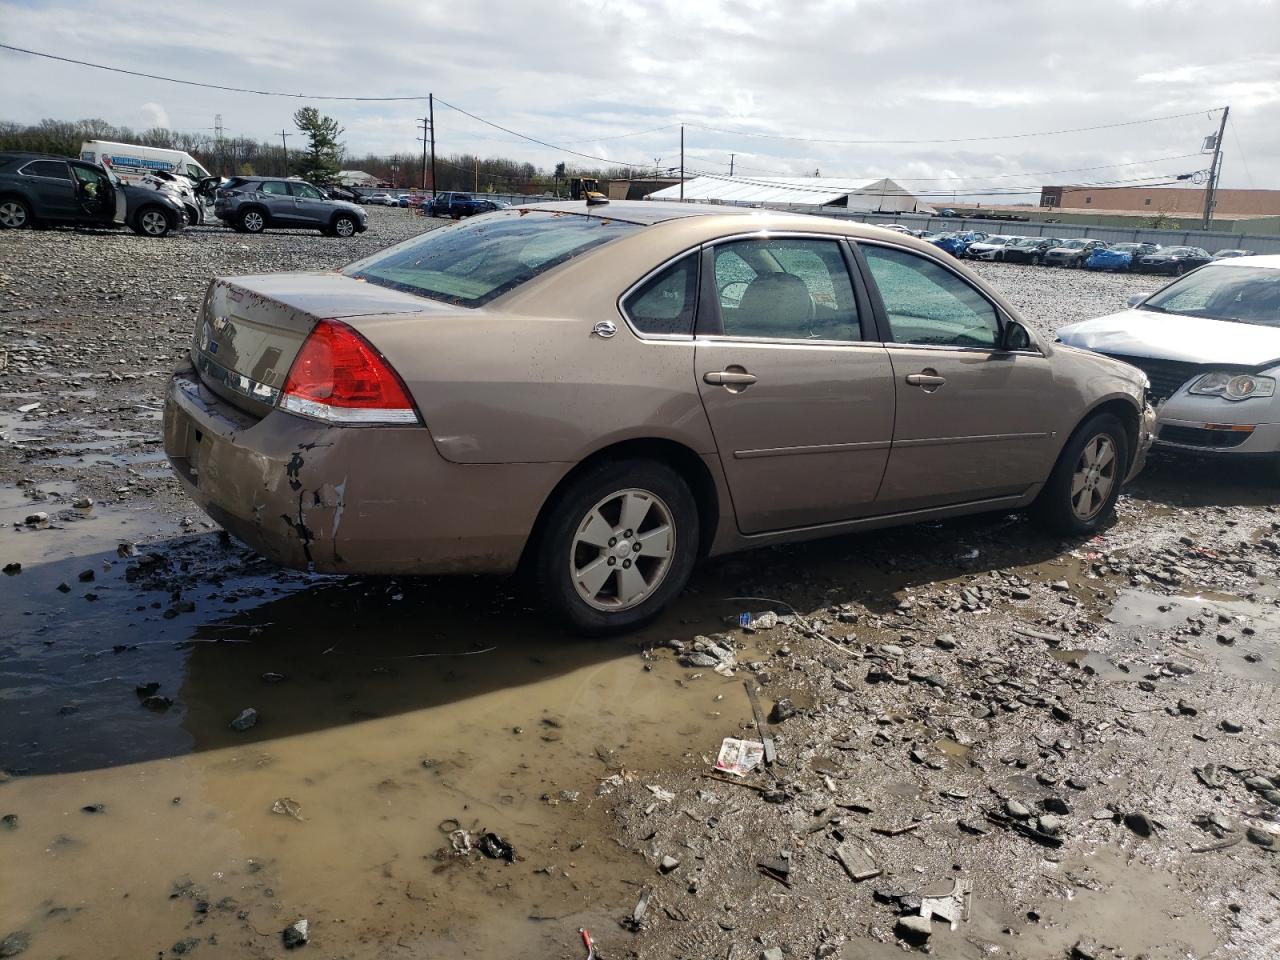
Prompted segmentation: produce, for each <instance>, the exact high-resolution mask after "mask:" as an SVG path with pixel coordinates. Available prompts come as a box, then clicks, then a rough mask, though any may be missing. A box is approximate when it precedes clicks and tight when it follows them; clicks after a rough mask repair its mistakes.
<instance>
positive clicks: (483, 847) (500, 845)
mask: <svg viewBox="0 0 1280 960" xmlns="http://www.w3.org/2000/svg"><path fill="white" fill-rule="evenodd" d="M476 846H477V847H479V849H480V852H481V853H483V854H484V855H485V856H486V857H488V858H489V859H490V860H505V861H507V863H515V860H516V851H515V848H514V847H513V846H511V844H509V843H507V841H506V840H504V839H502V837H500V836H498V835H497V834H496V833H486V834H484V835H482V836H481V837H480V840H479V842H478V843H477V844H476Z"/></svg>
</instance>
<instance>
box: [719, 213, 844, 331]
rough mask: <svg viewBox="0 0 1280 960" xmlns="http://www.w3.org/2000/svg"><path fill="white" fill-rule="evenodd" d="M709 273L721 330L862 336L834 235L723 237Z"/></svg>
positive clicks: (841, 256)
mask: <svg viewBox="0 0 1280 960" xmlns="http://www.w3.org/2000/svg"><path fill="white" fill-rule="evenodd" d="M715 278H716V293H717V294H718V296H719V301H720V320H721V323H722V325H723V332H724V335H725V336H728V337H770V338H776V339H783V340H841V341H854V340H861V339H862V328H861V326H860V324H859V320H858V305H857V301H856V300H855V299H854V294H853V283H852V281H851V280H850V279H849V271H848V268H847V267H846V266H845V262H844V256H843V254H842V253H841V251H840V245H839V243H838V242H836V241H834V240H810V239H804V238H799V237H778V238H775V239H767V240H766V239H759V240H734V241H731V242H729V243H723V244H720V245H718V246H717V247H716V248H715Z"/></svg>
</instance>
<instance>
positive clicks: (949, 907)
mask: <svg viewBox="0 0 1280 960" xmlns="http://www.w3.org/2000/svg"><path fill="white" fill-rule="evenodd" d="M972 897H973V881H972V880H962V879H960V878H958V877H957V878H956V879H955V880H954V882H953V883H952V885H951V892H950V893H947V894H944V895H943V896H941V897H921V898H920V916H922V917H929V918H934V917H940V918H941V919H943V920H946V921H947V922H948V923H950V924H951V929H952V930H954V929H955V928H956V924H957V923H960V922H962V921H967V920H968V919H969V904H970V901H971V899H972Z"/></svg>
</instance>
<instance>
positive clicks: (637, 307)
mask: <svg viewBox="0 0 1280 960" xmlns="http://www.w3.org/2000/svg"><path fill="white" fill-rule="evenodd" d="M697 300H698V255H697V254H696V253H690V254H687V255H686V256H684V257H681V258H680V259H679V260H677V261H676V262H675V263H673V264H671V265H670V266H669V267H667V268H666V269H664V270H662V271H661V272H660V273H656V274H654V275H653V276H652V277H650V278H649V279H648V280H646V281H645V282H644V283H643V284H642V285H641V286H639V287H637V288H636V289H635V290H633V291H632V292H631V295H630V296H628V297H627V298H626V299H625V300H624V301H622V309H623V312H625V313H626V315H627V318H628V319H629V320H630V321H631V323H632V325H633V326H634V327H635V328H636V329H637V330H638V331H640V332H641V333H652V334H689V335H691V334H692V333H693V317H694V306H695V304H696V303H697Z"/></svg>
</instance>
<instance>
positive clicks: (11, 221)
mask: <svg viewBox="0 0 1280 960" xmlns="http://www.w3.org/2000/svg"><path fill="white" fill-rule="evenodd" d="M32 219H33V218H32V216H31V207H30V206H29V205H28V204H27V201H25V200H23V199H22V198H21V197H5V198H4V199H2V200H0V230H21V229H22V228H23V227H29V226H31V223H32Z"/></svg>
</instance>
